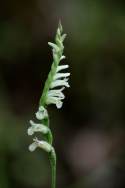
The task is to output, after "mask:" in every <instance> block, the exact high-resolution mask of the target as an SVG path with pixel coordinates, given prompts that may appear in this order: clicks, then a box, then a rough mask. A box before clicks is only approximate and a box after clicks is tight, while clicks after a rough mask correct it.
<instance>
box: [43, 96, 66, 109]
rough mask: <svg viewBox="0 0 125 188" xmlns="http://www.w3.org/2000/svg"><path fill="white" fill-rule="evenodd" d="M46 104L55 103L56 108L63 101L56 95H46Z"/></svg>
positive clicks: (60, 105)
mask: <svg viewBox="0 0 125 188" xmlns="http://www.w3.org/2000/svg"><path fill="white" fill-rule="evenodd" d="M46 104H55V105H56V107H57V108H61V107H62V104H63V102H62V101H61V99H60V98H58V97H48V98H47V100H46Z"/></svg>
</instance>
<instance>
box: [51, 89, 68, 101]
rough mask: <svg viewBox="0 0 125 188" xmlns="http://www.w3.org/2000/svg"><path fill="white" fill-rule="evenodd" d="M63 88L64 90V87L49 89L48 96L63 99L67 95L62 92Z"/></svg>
mask: <svg viewBox="0 0 125 188" xmlns="http://www.w3.org/2000/svg"><path fill="white" fill-rule="evenodd" d="M63 90H64V87H63V88H61V89H55V90H49V91H48V97H59V98H61V99H64V98H65V96H64V94H63V93H62V91H63Z"/></svg>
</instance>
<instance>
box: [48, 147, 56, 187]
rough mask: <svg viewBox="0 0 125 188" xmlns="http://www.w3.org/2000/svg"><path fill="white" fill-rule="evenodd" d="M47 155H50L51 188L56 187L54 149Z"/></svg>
mask: <svg viewBox="0 0 125 188" xmlns="http://www.w3.org/2000/svg"><path fill="white" fill-rule="evenodd" d="M49 157H50V164H51V174H52V180H51V188H56V153H55V150H54V149H53V151H52V152H51V153H50V156H49Z"/></svg>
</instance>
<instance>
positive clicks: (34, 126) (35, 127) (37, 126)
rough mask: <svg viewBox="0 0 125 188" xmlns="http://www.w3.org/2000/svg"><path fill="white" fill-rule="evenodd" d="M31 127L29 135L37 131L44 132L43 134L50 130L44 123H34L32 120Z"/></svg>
mask: <svg viewBox="0 0 125 188" xmlns="http://www.w3.org/2000/svg"><path fill="white" fill-rule="evenodd" d="M30 124H31V127H29V128H28V131H27V133H28V135H33V134H34V133H35V132H42V133H43V134H47V133H48V132H49V128H48V127H47V126H45V125H43V124H38V123H34V122H33V121H32V120H30Z"/></svg>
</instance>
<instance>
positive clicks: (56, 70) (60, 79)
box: [28, 24, 70, 152]
mask: <svg viewBox="0 0 125 188" xmlns="http://www.w3.org/2000/svg"><path fill="white" fill-rule="evenodd" d="M62 32H63V30H62V26H61V24H59V28H58V29H57V33H56V38H55V43H51V42H49V43H48V44H49V45H50V46H51V47H52V53H53V63H52V66H51V70H50V72H49V75H48V78H47V80H46V82H45V86H44V89H43V93H42V96H41V99H40V107H39V110H38V112H37V113H36V119H37V120H40V123H35V122H33V121H32V120H30V124H31V126H30V127H29V128H28V135H33V134H34V133H36V132H41V133H42V134H44V135H47V136H48V137H47V139H46V140H47V141H48V142H47V141H40V140H38V139H37V138H34V139H33V143H32V144H31V145H30V146H29V150H30V151H34V150H35V149H36V148H37V147H39V148H42V149H43V150H45V151H47V152H52V151H53V147H52V139H51V137H52V134H51V131H50V129H49V127H48V126H47V124H46V123H45V121H44V120H47V119H49V118H48V113H47V110H46V108H45V106H47V105H49V104H55V105H56V107H57V108H61V107H62V104H63V102H62V100H63V99H64V98H65V96H64V94H63V90H64V89H65V87H70V86H69V84H68V77H69V76H70V73H64V72H62V71H63V70H65V69H67V68H68V67H69V66H68V65H59V63H60V61H61V60H63V59H65V56H64V55H63V51H64V46H63V41H64V39H65V37H66V35H65V34H62ZM48 138H49V139H50V140H49V139H48Z"/></svg>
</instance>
